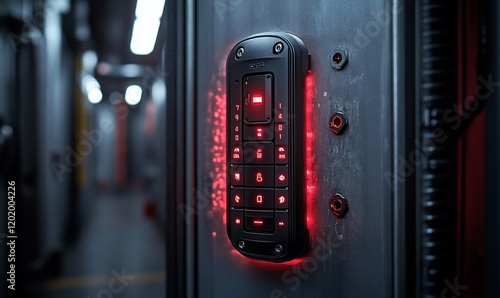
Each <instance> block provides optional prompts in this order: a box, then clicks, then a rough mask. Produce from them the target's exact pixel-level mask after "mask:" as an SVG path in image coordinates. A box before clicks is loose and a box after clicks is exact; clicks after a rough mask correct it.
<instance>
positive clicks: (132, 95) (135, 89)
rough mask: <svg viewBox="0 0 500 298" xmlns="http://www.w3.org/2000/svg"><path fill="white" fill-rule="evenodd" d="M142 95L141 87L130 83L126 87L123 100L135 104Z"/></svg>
mask: <svg viewBox="0 0 500 298" xmlns="http://www.w3.org/2000/svg"><path fill="white" fill-rule="evenodd" d="M141 97H142V88H141V87H139V86H137V85H130V86H128V87H127V91H125V101H126V102H127V103H128V104H129V105H131V106H135V105H136V104H138V103H139V102H140V101H141Z"/></svg>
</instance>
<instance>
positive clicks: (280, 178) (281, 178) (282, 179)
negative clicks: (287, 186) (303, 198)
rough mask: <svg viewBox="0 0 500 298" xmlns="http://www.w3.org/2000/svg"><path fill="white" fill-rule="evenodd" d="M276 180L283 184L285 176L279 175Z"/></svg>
mask: <svg viewBox="0 0 500 298" xmlns="http://www.w3.org/2000/svg"><path fill="white" fill-rule="evenodd" d="M278 179H279V180H280V181H281V182H283V181H285V180H286V177H285V175H283V174H281V175H279V177H278Z"/></svg>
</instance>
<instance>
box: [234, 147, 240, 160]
mask: <svg viewBox="0 0 500 298" xmlns="http://www.w3.org/2000/svg"><path fill="white" fill-rule="evenodd" d="M240 153H241V149H240V147H234V148H233V159H234V160H239V159H240V158H241V154H240Z"/></svg>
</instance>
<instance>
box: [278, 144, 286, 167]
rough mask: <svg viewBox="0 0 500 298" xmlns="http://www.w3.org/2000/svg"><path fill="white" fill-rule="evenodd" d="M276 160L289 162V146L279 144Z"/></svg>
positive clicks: (279, 162)
mask: <svg viewBox="0 0 500 298" xmlns="http://www.w3.org/2000/svg"><path fill="white" fill-rule="evenodd" d="M275 160H276V163H277V164H284V163H288V146H286V145H277V146H276V149H275Z"/></svg>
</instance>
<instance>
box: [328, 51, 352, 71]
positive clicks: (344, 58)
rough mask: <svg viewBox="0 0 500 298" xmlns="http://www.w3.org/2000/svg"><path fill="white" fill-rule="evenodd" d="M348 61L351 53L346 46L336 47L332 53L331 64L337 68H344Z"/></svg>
mask: <svg viewBox="0 0 500 298" xmlns="http://www.w3.org/2000/svg"><path fill="white" fill-rule="evenodd" d="M348 61H349V55H348V53H347V50H346V49H344V48H335V49H334V50H333V52H332V53H331V59H330V65H331V66H332V67H333V68H335V69H337V70H341V69H342V68H344V66H345V65H346V63H347V62H348Z"/></svg>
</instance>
